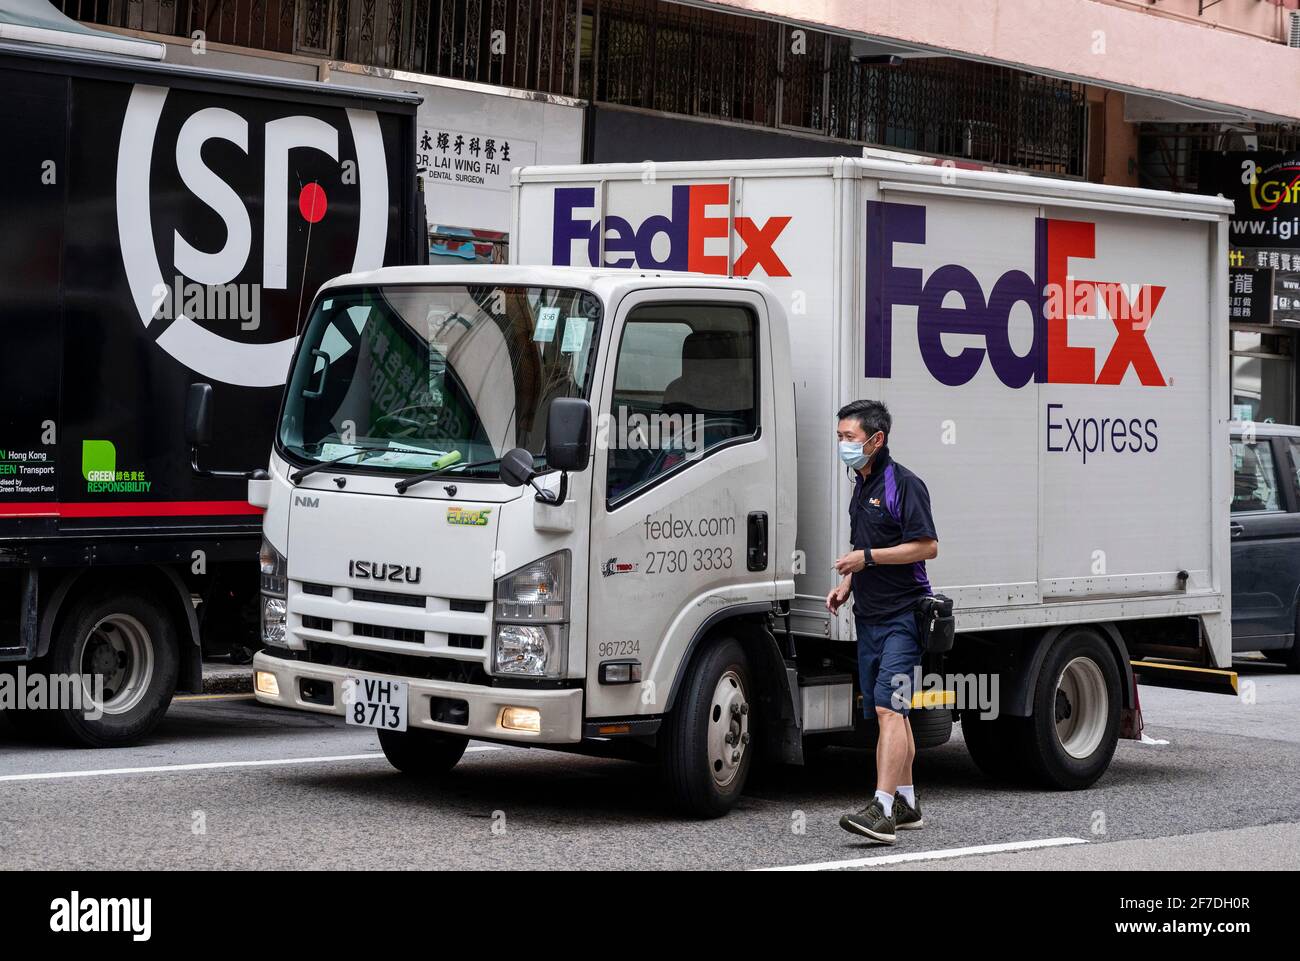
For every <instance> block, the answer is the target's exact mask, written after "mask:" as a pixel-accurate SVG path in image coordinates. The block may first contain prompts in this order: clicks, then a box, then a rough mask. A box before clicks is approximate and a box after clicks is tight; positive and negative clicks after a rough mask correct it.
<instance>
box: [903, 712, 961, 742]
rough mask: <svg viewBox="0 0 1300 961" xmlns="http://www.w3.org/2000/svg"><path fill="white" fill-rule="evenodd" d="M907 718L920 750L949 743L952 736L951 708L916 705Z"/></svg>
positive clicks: (913, 738)
mask: <svg viewBox="0 0 1300 961" xmlns="http://www.w3.org/2000/svg"><path fill="white" fill-rule="evenodd" d="M907 719H908V722H909V723H910V724H911V726H912V740H913V741H915V742H916V749H917V750H918V751H920V750H922V749H924V748H931V747H938V746H939V745H941V744H947V743H948V740H949V739H950V738H951V737H952V709H951V708H946V707H914V708H912V710H911V711H909V712H908V714H907Z"/></svg>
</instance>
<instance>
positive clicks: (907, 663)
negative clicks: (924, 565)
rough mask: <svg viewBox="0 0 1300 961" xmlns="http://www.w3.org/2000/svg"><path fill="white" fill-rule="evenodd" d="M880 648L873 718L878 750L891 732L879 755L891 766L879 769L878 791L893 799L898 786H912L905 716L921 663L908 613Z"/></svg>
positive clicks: (911, 742) (911, 747) (912, 752)
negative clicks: (876, 724)
mask: <svg viewBox="0 0 1300 961" xmlns="http://www.w3.org/2000/svg"><path fill="white" fill-rule="evenodd" d="M880 648H881V651H880V675H879V677H878V679H877V681H876V690H875V702H876V716H877V717H878V718H879V719H880V740H881V746H882V747H883V746H884V745H885V737H886V731H889V732H890V734H889V737H890V743H889V746H888V748H886V750H885V751H884V752H880V751H879V750H878V753H881V754H882V758H881V759H882V760H883V761H885V762H886V763H888V764H889V765H890V766H889V767H888V768H887V769H886V768H883V767H882V768H879V769H878V770H879V775H878V780H879V782H880V783H879V785H878V787H879V790H881V791H888V792H889V793H890V796H891V797H892V796H893V793H894V791H895V790H897V788H898V786H899V785H900V784H903V785H910V784H912V761H913V760H914V759H915V757H916V740H915V739H914V738H913V737H912V723H911V721H910V720H909V719H908V716H907V715H908V712H909V711H910V710H911V706H912V693H913V691H912V687H913V684H914V680H915V678H914V672H915V669H916V668H917V667H918V666H919V665H920V663H921V645H920V638H919V636H918V635H917V630H916V621H915V619H914V618H913V617H912V614H911V612H910V611H909V612H908V613H906V614H903V615H901V616H899V617H897V618H895V619H894V620H893V621H891V622H890V623H889V626H888V628H887V630H886V632H885V635H884V637H883V638H882V639H881V645H880Z"/></svg>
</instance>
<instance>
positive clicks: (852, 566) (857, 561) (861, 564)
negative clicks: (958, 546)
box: [835, 537, 939, 575]
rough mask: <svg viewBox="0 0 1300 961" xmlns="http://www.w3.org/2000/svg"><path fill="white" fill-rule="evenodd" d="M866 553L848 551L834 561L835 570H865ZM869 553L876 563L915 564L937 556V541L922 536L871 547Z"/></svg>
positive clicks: (849, 572)
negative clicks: (892, 544) (887, 545)
mask: <svg viewBox="0 0 1300 961" xmlns="http://www.w3.org/2000/svg"><path fill="white" fill-rule="evenodd" d="M867 553H868V552H867V551H849V552H848V553H847V554H845V555H844V556H843V557H841V558H840V559H839V560H837V561H836V562H835V570H837V571H838V572H839V573H841V574H844V575H848V574H855V573H857V572H858V571H861V570H865V569H866V566H867ZM870 553H871V559H872V560H873V561H875V562H876V563H877V564H915V563H916V562H917V561H928V560H931V559H933V558H935V557H938V556H939V542H938V541H937V540H936V539H934V538H933V537H923V538H920V539H919V540H914V541H908V542H907V543H906V544H897V545H895V546H894V547H873V548H872V549H871V551H870Z"/></svg>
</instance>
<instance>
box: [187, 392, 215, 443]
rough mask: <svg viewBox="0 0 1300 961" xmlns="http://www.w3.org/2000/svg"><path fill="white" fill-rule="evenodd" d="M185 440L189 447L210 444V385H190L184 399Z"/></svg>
mask: <svg viewBox="0 0 1300 961" xmlns="http://www.w3.org/2000/svg"><path fill="white" fill-rule="evenodd" d="M185 440H186V442H187V443H188V444H189V446H191V447H207V446H208V445H209V444H211V443H212V385H211V384H190V392H189V394H188V395H187V396H186V398H185Z"/></svg>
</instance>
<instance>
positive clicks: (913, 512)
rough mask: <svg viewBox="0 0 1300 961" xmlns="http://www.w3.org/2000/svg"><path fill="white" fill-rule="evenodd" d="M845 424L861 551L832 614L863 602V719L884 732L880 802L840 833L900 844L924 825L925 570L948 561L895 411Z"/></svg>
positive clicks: (859, 415)
mask: <svg viewBox="0 0 1300 961" xmlns="http://www.w3.org/2000/svg"><path fill="white" fill-rule="evenodd" d="M836 416H837V417H838V420H839V424H838V425H837V433H838V435H839V442H840V445H839V447H840V460H842V461H843V462H844V463H845V465H846V466H848V467H849V468H850V469H851V470H852V471H853V472H854V485H853V499H852V500H851V501H850V505H849V518H850V525H851V526H850V530H851V532H852V536H851V543H852V546H853V550H851V551H849V552H848V553H847V554H845V555H844V556H843V557H841V558H840V559H839V560H837V561H836V562H835V570H836V571H837V572H839V573H840V574H841V575H842V576H843V580H841V581H840V584H839V586H837V587H836V588H835V589H834V590H832V591H831V592H830V593H829V594H828V595H827V596H826V607H827V609H828V610H829V611H830V612H831V613H832V614H834V613H835V612H836V611H837V610H839V608H840V607H841V605H843V604H844V602H845V601H846V600H848V598H849V595H850V594H852V596H853V618H854V621H855V623H856V626H857V638H858V676H859V680H860V683H861V685H862V698H863V711H864V713H866V716H867V717H870V716H871V714H870V712H871V711H872V709H873V706H874V710H875V715H876V718H877V721H878V722H879V724H880V737H879V740H878V741H877V743H876V795H875V797H874V798H873V799H872V801H871V803H870V804H868V805H867V806H866V807H865V808H863V809H862V810H861V811H859V812H858V813H856V814H846V815H844V816H843V817H841V818H840V827H842V828H844V829H845V830H846V831H851V832H853V833H855V834H859V835H862V836H864V837H868V838H870V839H872V840H873V841H878V842H880V843H881V844H893V843H894V840H895V833H894V832H895V830H904V831H906V830H917V829H919V828H921V827H922V825H923V824H924V822H923V821H922V819H921V806H920V804H919V803H918V802H917V800H916V790H915V788H914V787H913V784H912V759H913V758H914V757H915V756H916V743H915V741H914V740H913V739H912V727H911V724H910V723H909V722H908V719H907V714H908V710H909V709H910V707H911V699H912V685H911V681H912V672H913V670H914V669H915V668H916V667H917V666H918V665H919V664H920V663H921V637H920V629H919V627H918V624H917V619H916V617H915V614H914V611H915V609H916V605H917V602H918V601H920V599H921V598H923V597H925V596H926V595H928V594H930V593H931V591H930V581H929V580H928V578H927V577H926V573H925V562H926V561H927V560H929V559H930V558H933V557H937V556H938V554H939V540H938V535H937V534H936V533H935V529H934V518H933V517H932V516H931V515H930V492H929V491H928V490H927V489H926V487H925V483H924V482H923V481H922V480H921V478H919V477H917V476H916V475H915V474H913V473H912V472H911V471H909V470H908V469H907V468H906V467H904V466H903V465H902V464H899V463H897V462H895V461H894V460H893V459H892V458H891V457H890V456H889V447H888V444H889V432H890V429H891V428H892V426H893V420H892V418H891V417H890V416H889V410H888V409H887V408H886V407H885V405H884V404H882V403H880V402H879V401H874V400H857V401H854V402H853V403H851V404H847V405H846V406H844V407H843V408H841V409H840V411H839V413H838V414H837V415H836Z"/></svg>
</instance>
